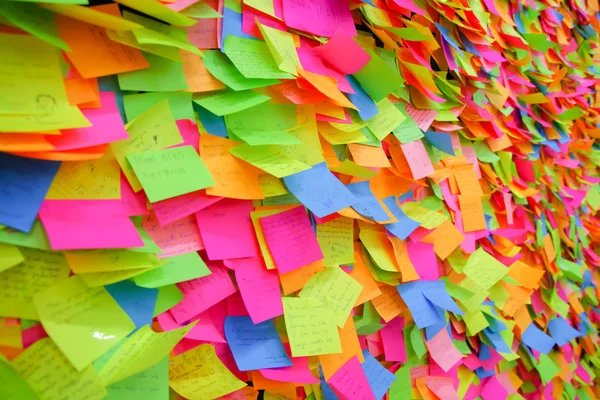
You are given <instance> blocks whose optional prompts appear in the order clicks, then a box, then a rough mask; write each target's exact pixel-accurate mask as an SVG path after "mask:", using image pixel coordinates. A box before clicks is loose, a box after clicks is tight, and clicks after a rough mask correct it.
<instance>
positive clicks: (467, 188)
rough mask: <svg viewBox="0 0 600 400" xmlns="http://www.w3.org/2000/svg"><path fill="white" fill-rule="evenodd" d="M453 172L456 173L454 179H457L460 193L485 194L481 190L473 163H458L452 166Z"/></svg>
mask: <svg viewBox="0 0 600 400" xmlns="http://www.w3.org/2000/svg"><path fill="white" fill-rule="evenodd" d="M452 172H453V173H454V179H456V184H457V185H458V189H459V190H460V194H470V195H473V196H475V195H477V196H483V191H482V190H481V186H480V185H479V181H478V180H477V175H476V174H475V169H474V168H473V165H472V164H462V165H457V166H455V167H454V168H452Z"/></svg>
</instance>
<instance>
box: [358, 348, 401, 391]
mask: <svg viewBox="0 0 600 400" xmlns="http://www.w3.org/2000/svg"><path fill="white" fill-rule="evenodd" d="M363 356H364V357H365V360H364V361H363V362H362V363H361V364H360V366H361V368H362V370H363V372H364V373H365V376H366V377H367V381H368V382H369V386H371V390H372V391H373V394H374V395H375V398H376V399H377V400H380V399H382V398H383V396H385V394H386V393H387V391H388V390H389V389H390V387H391V386H392V384H393V383H394V381H395V380H396V375H394V374H393V373H391V372H390V371H388V369H387V368H385V367H384V366H383V365H381V364H380V363H379V361H377V360H376V359H375V357H373V356H372V355H371V353H369V352H368V351H367V350H363Z"/></svg>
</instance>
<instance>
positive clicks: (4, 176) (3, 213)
mask: <svg viewBox="0 0 600 400" xmlns="http://www.w3.org/2000/svg"><path fill="white" fill-rule="evenodd" d="M59 167H60V162H57V161H48V160H36V159H34V158H25V157H17V156H13V155H11V154H6V153H0V182H2V188H1V189H0V224H2V225H6V226H9V227H11V228H14V229H17V230H19V231H23V232H29V231H30V230H31V227H32V226H33V221H35V217H36V216H37V214H38V212H39V210H40V207H41V206H42V203H43V202H44V197H46V193H48V189H49V188H50V184H51V183H52V180H53V179H54V177H55V176H56V173H57V172H58V168H59Z"/></svg>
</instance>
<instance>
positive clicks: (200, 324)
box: [156, 311, 226, 343]
mask: <svg viewBox="0 0 600 400" xmlns="http://www.w3.org/2000/svg"><path fill="white" fill-rule="evenodd" d="M156 319H157V320H158V323H159V325H160V327H161V328H162V329H163V331H165V332H166V331H172V330H173V329H178V328H181V327H182V326H184V325H181V324H178V323H177V322H176V321H175V318H174V317H173V315H172V314H171V312H170V311H166V312H164V313H162V314H159V315H157V316H156ZM195 321H196V325H194V327H193V328H192V329H191V330H190V331H189V332H188V333H186V335H185V337H186V338H187V339H193V340H204V341H207V342H214V343H226V340H225V338H224V337H223V335H221V333H220V332H219V331H218V330H217V328H216V327H215V325H214V323H213V321H212V318H211V316H210V313H208V312H203V313H201V314H199V315H198V316H197V318H196V319H195Z"/></svg>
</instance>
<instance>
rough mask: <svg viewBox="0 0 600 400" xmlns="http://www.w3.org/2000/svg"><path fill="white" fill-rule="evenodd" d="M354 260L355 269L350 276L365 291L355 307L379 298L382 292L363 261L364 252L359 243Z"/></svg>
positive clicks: (355, 248)
mask: <svg viewBox="0 0 600 400" xmlns="http://www.w3.org/2000/svg"><path fill="white" fill-rule="evenodd" d="M354 260H355V261H354V268H352V271H350V273H349V274H348V275H350V276H351V277H352V278H353V279H354V280H355V281H357V282H358V283H360V284H361V285H362V286H363V289H362V291H361V292H360V295H359V296H358V299H356V303H355V304H354V305H355V306H358V305H360V304H363V303H365V302H367V301H369V300H372V299H374V298H375V297H377V296H379V295H380V294H381V290H379V286H377V282H375V280H374V279H373V276H372V275H371V272H370V271H369V269H368V268H367V266H366V265H365V263H364V261H363V259H362V251H361V249H360V245H359V244H358V243H355V245H354Z"/></svg>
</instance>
